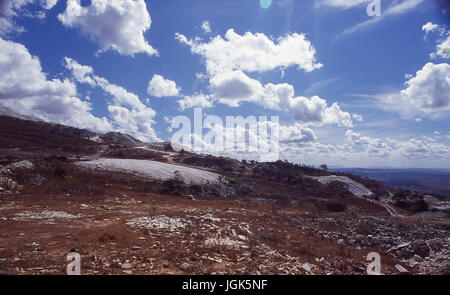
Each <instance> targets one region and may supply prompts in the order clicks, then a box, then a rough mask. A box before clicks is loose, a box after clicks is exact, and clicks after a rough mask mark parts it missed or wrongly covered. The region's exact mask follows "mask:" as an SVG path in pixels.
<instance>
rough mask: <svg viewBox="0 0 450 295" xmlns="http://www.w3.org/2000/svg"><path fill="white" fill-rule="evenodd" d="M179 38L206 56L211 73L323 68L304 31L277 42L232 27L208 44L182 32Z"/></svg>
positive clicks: (177, 36) (195, 51)
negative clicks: (240, 33)
mask: <svg viewBox="0 0 450 295" xmlns="http://www.w3.org/2000/svg"><path fill="white" fill-rule="evenodd" d="M176 39H177V40H178V41H180V42H181V43H184V44H187V45H188V46H189V47H190V48H191V51H192V53H195V54H199V55H201V56H202V57H204V58H205V60H206V69H207V71H208V73H209V74H211V75H214V74H217V73H219V72H225V71H230V70H242V71H245V72H266V71H269V70H274V69H277V68H287V67H290V66H297V67H298V68H300V69H303V70H305V71H307V72H310V71H313V70H314V69H318V68H320V67H322V64H321V63H318V62H317V61H316V50H315V49H314V47H313V46H312V44H311V42H310V41H308V40H307V39H306V37H305V35H304V34H298V33H293V34H287V35H285V36H283V37H279V38H278V39H276V40H275V41H273V40H271V39H270V38H269V37H267V36H266V35H265V34H263V33H256V34H253V33H251V32H247V33H245V34H243V35H239V34H237V33H236V32H235V31H234V30H233V29H229V30H228V31H227V32H226V34H225V36H224V38H222V36H220V35H218V36H216V37H215V38H213V39H212V40H211V41H209V42H206V43H202V42H200V41H199V40H197V39H193V40H189V39H187V38H186V37H185V36H184V35H181V34H179V33H177V34H176Z"/></svg>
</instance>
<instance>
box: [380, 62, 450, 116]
mask: <svg viewBox="0 0 450 295" xmlns="http://www.w3.org/2000/svg"><path fill="white" fill-rule="evenodd" d="M405 86H406V88H405V89H403V90H401V91H399V92H394V93H389V94H384V95H379V96H378V100H379V102H380V106H381V107H382V108H384V109H385V110H387V111H397V112H398V113H400V114H401V115H402V117H404V118H406V119H414V118H424V117H430V118H431V119H437V118H440V117H443V116H445V115H447V114H448V112H449V111H450V65H449V64H447V63H441V64H434V63H431V62H429V63H427V64H425V65H424V66H423V68H422V69H420V70H419V71H417V73H416V75H415V76H414V77H412V78H411V79H409V80H408V81H406V82H405Z"/></svg>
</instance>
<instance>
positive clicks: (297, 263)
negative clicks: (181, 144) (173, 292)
mask: <svg viewBox="0 0 450 295" xmlns="http://www.w3.org/2000/svg"><path fill="white" fill-rule="evenodd" d="M0 122H1V124H0V133H1V135H2V136H1V140H0V224H1V227H2V229H3V230H2V232H1V233H0V271H1V272H2V273H7V274H17V273H24V274H50V273H64V272H65V267H66V259H65V255H66V254H67V252H69V251H71V250H73V249H75V250H76V251H78V252H79V253H80V254H81V257H82V273H84V274H134V273H138V274H365V273H366V267H367V265H368V263H369V262H368V261H366V256H367V254H368V253H370V252H377V253H379V254H380V255H381V259H382V271H383V273H386V274H395V273H400V272H407V273H412V274H431V273H436V274H444V273H446V274H449V273H450V263H449V261H450V259H449V258H450V240H449V236H450V221H449V215H450V211H449V208H450V204H449V203H448V202H446V201H445V200H443V199H441V198H440V197H439V196H437V195H434V196H431V195H424V194H420V193H416V192H410V191H404V190H393V189H391V188H389V187H386V186H384V185H382V184H381V183H379V182H377V181H374V180H370V179H365V178H364V179H363V178H361V177H358V176H355V175H352V174H344V173H332V172H328V171H326V170H319V169H315V168H313V167H309V166H306V165H299V164H292V163H288V162H284V161H277V162H267V163H258V162H253V161H251V162H247V161H238V160H235V159H229V158H223V157H213V156H209V155H198V154H195V153H191V152H187V151H182V152H179V153H178V152H174V151H173V150H172V149H171V148H170V145H168V143H150V144H148V143H143V142H140V141H138V140H136V139H134V138H132V137H130V136H128V135H123V134H119V133H109V134H106V135H102V134H96V133H93V132H90V131H87V130H80V129H76V128H72V127H68V126H62V125H56V124H49V123H45V122H36V121H30V120H21V119H18V118H16V117H5V116H3V117H0Z"/></svg>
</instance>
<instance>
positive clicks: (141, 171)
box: [77, 159, 220, 184]
mask: <svg viewBox="0 0 450 295" xmlns="http://www.w3.org/2000/svg"><path fill="white" fill-rule="evenodd" d="M77 165H78V166H81V167H85V168H90V169H99V170H106V171H115V172H124V173H130V174H134V175H138V176H143V177H149V178H154V179H160V180H168V179H170V178H172V177H174V172H175V171H178V172H180V175H181V177H182V178H183V181H184V182H186V183H196V184H203V183H207V182H217V181H218V178H219V176H220V175H219V174H216V173H212V172H208V171H204V170H200V169H195V168H189V167H185V166H179V165H174V164H167V163H162V162H156V161H150V160H131V159H98V160H93V161H88V162H78V163H77Z"/></svg>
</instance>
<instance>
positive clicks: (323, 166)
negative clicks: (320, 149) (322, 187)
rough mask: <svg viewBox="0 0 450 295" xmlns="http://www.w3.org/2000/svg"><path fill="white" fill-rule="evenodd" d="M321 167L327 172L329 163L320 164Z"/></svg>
mask: <svg viewBox="0 0 450 295" xmlns="http://www.w3.org/2000/svg"><path fill="white" fill-rule="evenodd" d="M320 168H322V171H323V172H327V171H328V166H327V164H322V165H320Z"/></svg>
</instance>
